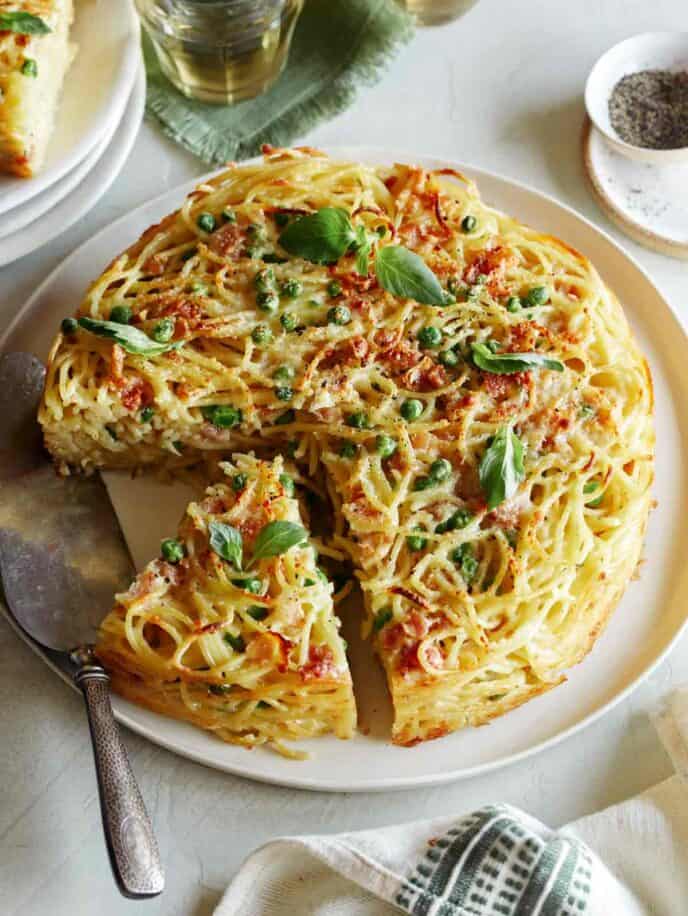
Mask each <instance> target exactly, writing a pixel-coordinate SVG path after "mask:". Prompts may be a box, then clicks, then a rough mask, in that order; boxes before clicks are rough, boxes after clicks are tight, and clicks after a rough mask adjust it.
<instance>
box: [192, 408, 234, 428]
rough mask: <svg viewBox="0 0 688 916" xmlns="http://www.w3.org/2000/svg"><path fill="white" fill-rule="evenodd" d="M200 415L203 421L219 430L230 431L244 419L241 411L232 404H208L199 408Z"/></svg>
mask: <svg viewBox="0 0 688 916" xmlns="http://www.w3.org/2000/svg"><path fill="white" fill-rule="evenodd" d="M201 413H202V414H203V417H204V419H206V420H207V421H208V422H209V423H212V424H213V426H217V427H218V428H219V429H231V428H232V427H234V426H238V425H239V424H240V423H241V422H242V421H243V419H244V415H243V413H242V412H241V410H240V409H239V408H238V407H234V405H233V404H208V405H206V406H205V407H201Z"/></svg>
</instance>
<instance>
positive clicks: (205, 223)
mask: <svg viewBox="0 0 688 916" xmlns="http://www.w3.org/2000/svg"><path fill="white" fill-rule="evenodd" d="M196 225H197V226H198V228H199V229H200V230H201V231H202V232H212V231H213V229H214V228H215V226H216V222H215V217H214V216H213V214H212V213H199V215H198V217H197V218H196Z"/></svg>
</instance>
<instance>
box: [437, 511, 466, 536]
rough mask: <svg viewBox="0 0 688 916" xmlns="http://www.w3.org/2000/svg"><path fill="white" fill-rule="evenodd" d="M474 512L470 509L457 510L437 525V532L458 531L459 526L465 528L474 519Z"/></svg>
mask: <svg viewBox="0 0 688 916" xmlns="http://www.w3.org/2000/svg"><path fill="white" fill-rule="evenodd" d="M472 518H473V513H472V512H469V510H468V509H457V510H456V512H452V514H451V515H450V516H449V517H448V518H446V519H445V520H444V521H443V522H440V523H439V524H438V525H436V526H435V533H436V534H445V532H447V531H456V530H457V528H465V527H466V525H468V523H469V522H470V521H471V520H472Z"/></svg>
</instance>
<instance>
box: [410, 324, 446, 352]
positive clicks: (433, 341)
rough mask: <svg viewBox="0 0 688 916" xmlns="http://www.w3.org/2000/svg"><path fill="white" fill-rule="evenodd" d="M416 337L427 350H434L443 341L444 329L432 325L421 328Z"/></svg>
mask: <svg viewBox="0 0 688 916" xmlns="http://www.w3.org/2000/svg"><path fill="white" fill-rule="evenodd" d="M416 337H417V339H418V343H419V344H420V345H421V347H424V348H425V349H426V350H434V349H436V348H437V347H439V345H440V344H441V343H442V331H440V329H439V328H434V327H432V326H431V325H429V326H426V327H424V328H421V329H420V331H418V334H417V335H416Z"/></svg>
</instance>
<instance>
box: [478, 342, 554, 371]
mask: <svg viewBox="0 0 688 916" xmlns="http://www.w3.org/2000/svg"><path fill="white" fill-rule="evenodd" d="M471 349H472V351H473V362H474V363H475V365H476V366H477V367H478V369H483V370H484V371H485V372H496V373H499V374H500V375H506V374H509V373H511V372H522V371H523V370H526V369H553V370H554V371H555V372H563V371H564V364H563V363H560V362H559V360H558V359H549V357H547V356H545V355H544V354H542V353H493V352H492V350H491V349H490V348H489V347H488V346H487V345H486V344H482V343H474V344H471Z"/></svg>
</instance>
